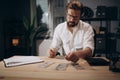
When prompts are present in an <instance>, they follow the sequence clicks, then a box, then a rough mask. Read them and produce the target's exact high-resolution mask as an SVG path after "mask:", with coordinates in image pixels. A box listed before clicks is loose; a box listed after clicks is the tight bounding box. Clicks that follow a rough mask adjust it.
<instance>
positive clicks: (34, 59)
mask: <svg viewBox="0 0 120 80" xmlns="http://www.w3.org/2000/svg"><path fill="white" fill-rule="evenodd" d="M43 61H44V60H42V59H41V58H40V57H38V56H13V57H10V58H7V59H3V62H4V64H5V67H13V66H19V65H25V64H31V63H39V62H43Z"/></svg>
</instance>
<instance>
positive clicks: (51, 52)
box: [48, 49, 56, 58]
mask: <svg viewBox="0 0 120 80" xmlns="http://www.w3.org/2000/svg"><path fill="white" fill-rule="evenodd" d="M48 55H49V57H50V58H54V57H55V56H56V51H55V50H54V49H49V50H48Z"/></svg>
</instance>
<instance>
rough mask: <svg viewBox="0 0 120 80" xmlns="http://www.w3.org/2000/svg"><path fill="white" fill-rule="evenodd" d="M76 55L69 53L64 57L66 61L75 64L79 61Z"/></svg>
mask: <svg viewBox="0 0 120 80" xmlns="http://www.w3.org/2000/svg"><path fill="white" fill-rule="evenodd" d="M76 54H77V53H76V52H70V53H68V55H66V56H65V58H66V59H67V60H68V61H72V62H75V63H76V62H77V61H78V60H79V56H78V55H76Z"/></svg>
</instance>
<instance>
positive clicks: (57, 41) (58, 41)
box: [50, 26, 62, 51]
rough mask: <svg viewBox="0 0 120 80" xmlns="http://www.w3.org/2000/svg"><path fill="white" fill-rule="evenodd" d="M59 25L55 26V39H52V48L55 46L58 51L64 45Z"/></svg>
mask: <svg viewBox="0 0 120 80" xmlns="http://www.w3.org/2000/svg"><path fill="white" fill-rule="evenodd" d="M59 32H60V31H59V26H58V27H56V28H55V32H54V35H53V40H52V43H51V46H50V48H54V49H56V50H57V51H58V50H59V49H60V48H61V46H62V41H61V38H60V35H59Z"/></svg>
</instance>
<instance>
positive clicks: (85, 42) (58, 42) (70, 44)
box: [48, 0, 94, 62]
mask: <svg viewBox="0 0 120 80" xmlns="http://www.w3.org/2000/svg"><path fill="white" fill-rule="evenodd" d="M82 8H83V5H82V3H80V2H79V1H78V0H72V1H70V2H69V3H68V4H67V10H66V21H65V22H63V23H61V24H59V25H58V26H57V27H56V29H55V32H54V36H53V41H52V44H51V47H50V49H49V50H48V53H49V57H50V58H54V57H55V56H56V53H57V51H58V50H59V49H60V48H61V47H63V49H64V51H65V54H66V56H65V58H66V59H67V60H68V61H72V62H77V61H78V60H79V58H87V57H91V56H92V53H93V50H94V39H93V37H94V32H93V28H92V27H91V26H90V25H89V24H88V23H85V22H83V21H81V20H80V18H81V15H82Z"/></svg>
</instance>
